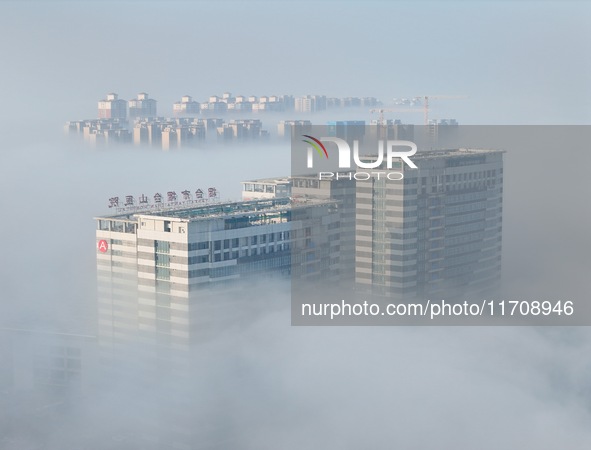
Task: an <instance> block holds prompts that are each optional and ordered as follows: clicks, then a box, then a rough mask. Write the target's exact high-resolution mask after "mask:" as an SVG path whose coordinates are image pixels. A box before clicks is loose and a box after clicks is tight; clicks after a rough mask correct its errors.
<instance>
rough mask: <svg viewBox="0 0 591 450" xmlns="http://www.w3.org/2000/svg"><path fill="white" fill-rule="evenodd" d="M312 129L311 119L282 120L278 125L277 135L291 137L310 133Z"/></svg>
mask: <svg viewBox="0 0 591 450" xmlns="http://www.w3.org/2000/svg"><path fill="white" fill-rule="evenodd" d="M311 129H312V122H310V121H309V120H282V121H281V122H279V124H278V125H277V135H278V136H279V137H282V138H286V139H291V137H292V136H296V135H300V134H306V133H309V132H310V130H311Z"/></svg>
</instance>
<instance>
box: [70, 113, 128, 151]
mask: <svg viewBox="0 0 591 450" xmlns="http://www.w3.org/2000/svg"><path fill="white" fill-rule="evenodd" d="M64 131H65V132H66V134H68V135H70V136H81V137H83V138H84V140H85V141H86V142H88V143H89V144H91V145H92V146H107V145H113V144H129V143H131V141H132V135H131V133H130V131H129V130H128V129H127V121H125V120H122V119H94V120H75V121H71V122H67V123H66V125H65V126H64Z"/></svg>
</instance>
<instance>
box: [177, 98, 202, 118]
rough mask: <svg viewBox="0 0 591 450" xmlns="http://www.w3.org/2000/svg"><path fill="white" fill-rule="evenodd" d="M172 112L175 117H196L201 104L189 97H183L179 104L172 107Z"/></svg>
mask: <svg viewBox="0 0 591 450" xmlns="http://www.w3.org/2000/svg"><path fill="white" fill-rule="evenodd" d="M172 110H173V113H174V115H175V116H184V115H196V114H199V112H200V111H201V104H200V103H199V102H196V101H194V100H193V97H191V96H190V95H183V96H182V97H181V101H180V102H176V103H175V104H174V105H172Z"/></svg>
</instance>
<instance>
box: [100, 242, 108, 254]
mask: <svg viewBox="0 0 591 450" xmlns="http://www.w3.org/2000/svg"><path fill="white" fill-rule="evenodd" d="M98 250H99V252H101V253H106V252H107V250H109V244H107V241H105V240H104V239H101V240H100V241H98Z"/></svg>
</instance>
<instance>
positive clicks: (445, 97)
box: [418, 95, 468, 126]
mask: <svg viewBox="0 0 591 450" xmlns="http://www.w3.org/2000/svg"><path fill="white" fill-rule="evenodd" d="M418 97H419V98H420V99H422V100H423V115H424V117H425V126H427V125H429V100H459V99H465V98H468V96H467V95H420V96H418Z"/></svg>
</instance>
